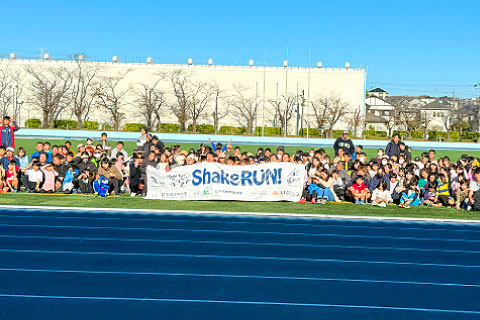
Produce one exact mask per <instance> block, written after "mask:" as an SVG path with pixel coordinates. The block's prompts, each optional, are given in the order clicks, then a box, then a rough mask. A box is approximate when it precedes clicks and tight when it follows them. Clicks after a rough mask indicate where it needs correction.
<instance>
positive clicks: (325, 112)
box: [312, 95, 348, 137]
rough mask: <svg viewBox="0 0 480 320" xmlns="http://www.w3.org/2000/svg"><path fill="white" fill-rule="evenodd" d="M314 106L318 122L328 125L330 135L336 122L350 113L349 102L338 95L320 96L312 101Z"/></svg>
mask: <svg viewBox="0 0 480 320" xmlns="http://www.w3.org/2000/svg"><path fill="white" fill-rule="evenodd" d="M312 107H313V110H314V113H315V117H316V118H317V124H318V125H319V126H320V125H321V126H324V125H325V126H326V127H327V135H328V136H329V137H330V136H332V131H333V127H334V126H335V124H336V123H337V122H338V121H340V120H341V119H343V118H344V117H345V116H346V115H347V114H348V103H346V102H344V101H342V99H341V98H340V97H339V96H337V95H330V96H320V97H318V98H317V99H316V100H315V101H314V103H312ZM317 115H318V116H317Z"/></svg>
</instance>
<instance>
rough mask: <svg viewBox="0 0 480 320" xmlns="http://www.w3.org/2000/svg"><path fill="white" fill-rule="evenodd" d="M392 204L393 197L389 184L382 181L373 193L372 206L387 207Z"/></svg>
mask: <svg viewBox="0 0 480 320" xmlns="http://www.w3.org/2000/svg"><path fill="white" fill-rule="evenodd" d="M390 202H392V196H391V194H390V191H388V189H387V183H386V182H385V181H380V182H379V183H378V186H377V188H376V189H375V190H373V193H372V206H379V207H386V206H387V204H388V203H390Z"/></svg>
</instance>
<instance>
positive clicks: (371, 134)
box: [362, 130, 388, 139]
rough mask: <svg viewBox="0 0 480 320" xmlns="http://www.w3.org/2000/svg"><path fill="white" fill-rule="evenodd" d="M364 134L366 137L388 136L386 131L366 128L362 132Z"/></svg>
mask: <svg viewBox="0 0 480 320" xmlns="http://www.w3.org/2000/svg"><path fill="white" fill-rule="evenodd" d="M362 136H364V137H365V138H367V139H368V138H370V139H377V138H386V137H387V136H388V134H387V132H386V131H375V130H364V131H363V132H362Z"/></svg>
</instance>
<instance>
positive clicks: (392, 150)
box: [385, 134, 400, 159]
mask: <svg viewBox="0 0 480 320" xmlns="http://www.w3.org/2000/svg"><path fill="white" fill-rule="evenodd" d="M385 154H386V155H387V156H388V157H389V158H391V157H392V156H396V157H397V159H398V156H399V155H400V137H399V136H398V134H396V135H394V136H393V139H392V141H390V142H389V143H388V144H387V147H386V148H385Z"/></svg>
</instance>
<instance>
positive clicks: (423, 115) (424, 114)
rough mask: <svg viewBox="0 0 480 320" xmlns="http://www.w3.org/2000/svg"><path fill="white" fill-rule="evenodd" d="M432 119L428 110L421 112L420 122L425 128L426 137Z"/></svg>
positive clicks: (424, 134)
mask: <svg viewBox="0 0 480 320" xmlns="http://www.w3.org/2000/svg"><path fill="white" fill-rule="evenodd" d="M431 121H432V119H431V118H430V117H429V116H428V114H427V112H425V111H424V112H420V116H419V122H420V126H421V127H422V129H423V136H424V137H426V136H427V130H428V127H429V125H430V122H431Z"/></svg>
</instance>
